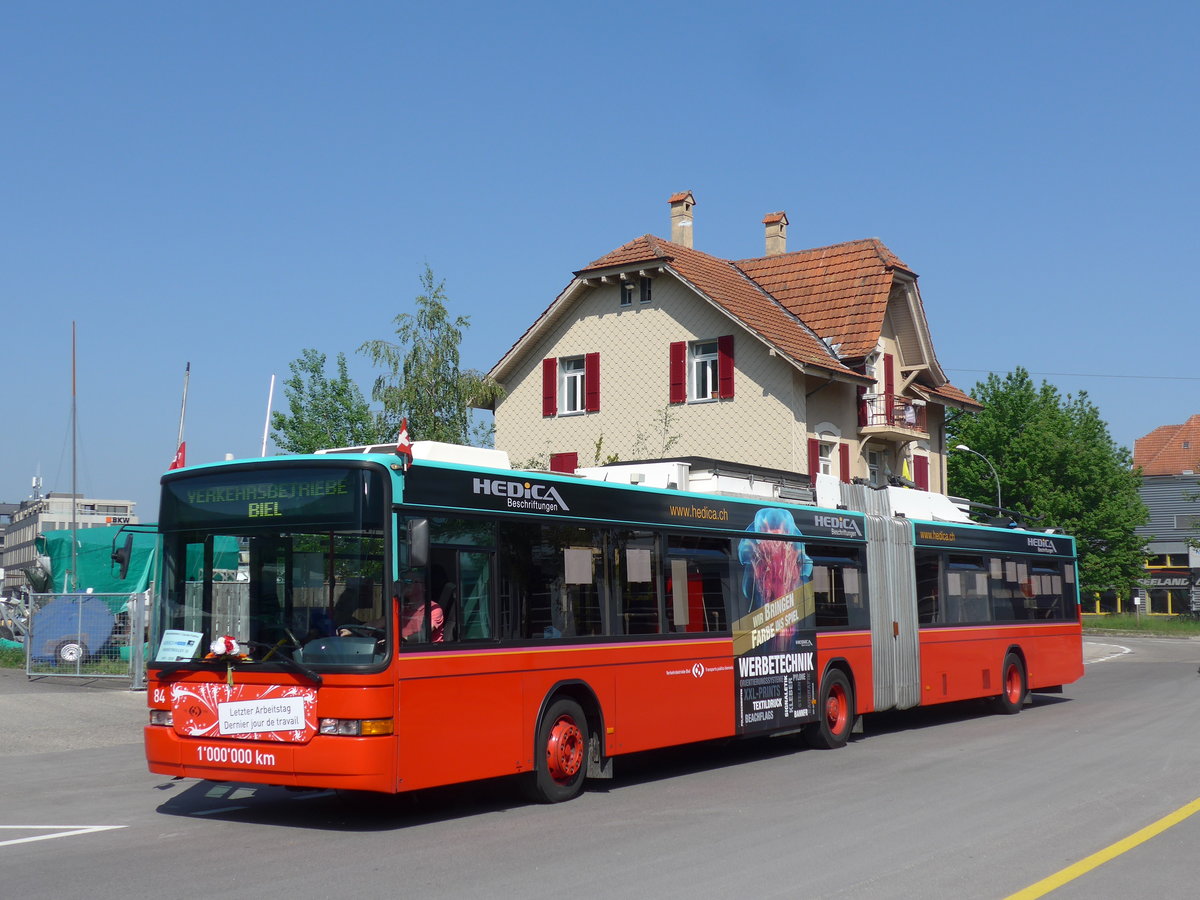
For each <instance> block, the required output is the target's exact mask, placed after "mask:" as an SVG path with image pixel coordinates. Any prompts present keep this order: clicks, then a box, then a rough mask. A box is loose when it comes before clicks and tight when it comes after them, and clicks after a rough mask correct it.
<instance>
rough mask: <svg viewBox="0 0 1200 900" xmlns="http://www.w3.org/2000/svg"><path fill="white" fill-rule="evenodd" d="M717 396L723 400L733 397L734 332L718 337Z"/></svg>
mask: <svg viewBox="0 0 1200 900" xmlns="http://www.w3.org/2000/svg"><path fill="white" fill-rule="evenodd" d="M717 396H718V397H720V398H721V399H722V400H730V399H732V398H733V335H732V334H723V335H721V336H720V337H719V338H717Z"/></svg>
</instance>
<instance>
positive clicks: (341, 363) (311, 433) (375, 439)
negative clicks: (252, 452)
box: [271, 349, 387, 453]
mask: <svg viewBox="0 0 1200 900" xmlns="http://www.w3.org/2000/svg"><path fill="white" fill-rule="evenodd" d="M288 365H289V368H290V369H291V371H292V374H291V376H290V377H289V378H288V379H287V381H285V382H284V383H283V391H284V396H285V397H286V398H287V403H288V410H289V411H288V412H287V413H282V412H272V413H271V439H272V440H274V441H275V446H277V447H278V448H279V449H280V450H283V451H284V452H285V453H312V452H313V451H314V450H319V449H322V448H328V447H354V446H359V445H362V444H375V443H379V442H381V441H382V440H386V439H387V438H386V437H385V436H384V434H383V433H382V430H381V426H380V423H379V422H378V421H377V419H376V416H375V415H374V413H372V411H371V408H370V406H369V405H368V403H367V401H366V400H365V399H364V398H363V395H362V391H361V390H359V388H358V385H357V384H355V383H354V382H353V381H351V380H350V376H349V374H348V373H347V370H346V355H345V354H344V353H339V354H338V355H337V376H336V377H334V378H332V379H330V378H329V377H328V376H327V375H326V374H325V354H324V353H319V352H317V351H316V350H312V349H305V350H303V351H301V356H300V357H299V358H297V359H294V360H292V361H291V363H289V364H288Z"/></svg>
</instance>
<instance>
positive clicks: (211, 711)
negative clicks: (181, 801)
mask: <svg viewBox="0 0 1200 900" xmlns="http://www.w3.org/2000/svg"><path fill="white" fill-rule="evenodd" d="M316 705H317V692H316V691H315V690H314V689H312V688H307V687H298V686H295V685H278V684H268V685H263V684H234V685H229V684H224V683H221V684H211V683H209V684H198V683H191V682H184V683H177V684H173V685H171V707H172V709H173V721H174V725H175V731H176V733H178V734H181V735H184V736H186V737H193V738H195V737H207V738H222V739H236V740H244V741H282V742H287V743H301V742H306V741H309V740H311V739H312V736H313V735H314V734H316V731H317V721H316V712H315V711H316Z"/></svg>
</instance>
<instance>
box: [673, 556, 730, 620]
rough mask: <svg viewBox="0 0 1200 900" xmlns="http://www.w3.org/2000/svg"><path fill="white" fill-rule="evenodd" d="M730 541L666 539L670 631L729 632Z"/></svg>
mask: <svg viewBox="0 0 1200 900" xmlns="http://www.w3.org/2000/svg"><path fill="white" fill-rule="evenodd" d="M729 544H730V542H729V539H728V538H709V537H700V536H697V535H681V536H675V535H672V536H670V537H668V538H667V559H666V560H665V561H664V562H665V576H666V579H667V604H666V610H667V629H668V630H669V631H673V632H681V631H682V632H689V633H693V632H712V631H717V632H719V631H727V630H728V629H729V615H728V609H729V604H730V603H731V601H732V590H731V584H732V582H731V574H730V560H731V555H730V547H729Z"/></svg>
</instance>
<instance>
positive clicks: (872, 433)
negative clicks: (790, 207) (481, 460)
mask: <svg viewBox="0 0 1200 900" xmlns="http://www.w3.org/2000/svg"><path fill="white" fill-rule="evenodd" d="M669 205H670V209H671V239H670V240H666V239H664V238H660V237H656V236H654V235H651V234H645V235H642V236H641V237H638V238H635V239H634V240H632V241H630V242H628V243H626V244H623V245H622V246H620V247H618V248H616V249H615V250H612V251H610V252H608V253H605V254H603V255H602V256H600V257H598V258H597V259H595V260H594V261H592V262H591V263H589V264H587V265H586V266H584V267H583V268H582V269H579V270H578V271H576V272H574V273H573V278H572V279H571V281H570V282H569V283H568V284H567V286H566V288H565V289H564V290H563V291H562V292H561V293H560V294H559V295H558V296H557V297H556V298H555V299H554V301H553V302H552V303H551V304H550V305H549V306H548V307H547V308H546V310H545V311H544V312H543V313H542V314H541V315H540V316H538V318H537V319H536V320H535V321H534V322H533V323H532V324H531V325H530V326H529V328H528V329H527V330H526V331H525V333H524V334H522V335H521V336H520V338H518V340H517V341H516V343H515V344H514V345H513V346H512V347H511V349H509V351H508V352H507V353H505V354H504V356H503V358H501V359H500V360H499V361H498V362H497V363H496V364H495V366H494V367H493V368H492V370H491V372H490V373H489V375H490V376H491V377H492V378H493V379H495V380H496V381H497V382H499V383H500V384H501V385H502V386H503V387H504V389H505V392H506V393H505V396H504V398H503V399H502V400H500V401H499V402H498V403H497V404H496V406H495V428H496V446H497V448H499V449H503V450H506V451H508V453H509V456H510V457H511V458H512V459H513V460H514V461H515V462H517V463H519V464H524V465H531V464H532V465H536V464H538V463H539V462H540V463H541V464H543V465H547V466H548V467H550V468H552V469H555V470H558V471H573V470H574V469H575V468H576V467H581V466H591V465H595V464H599V463H603V462H605V461H609V460H612V459H613V458H614V457H615V458H618V459H619V460H621V461H632V460H647V459H663V458H671V459H682V460H695V459H705V460H722V461H729V462H733V463H737V464H741V465H744V466H751V467H757V468H758V470H760V472H763V473H771V472H774V473H783V474H790V475H795V476H797V477H798V479H799V480H800V482H801V483H808V484H811V483H813V482H814V481H815V476H816V475H817V474H818V473H825V474H828V475H832V476H835V477H836V478H838V479H840V480H842V481H851V480H856V479H857V480H861V481H865V482H869V483H874V484H885V483H887V482H888V480H889V479H892V480H893V483H894V481H895V479H897V478H903V479H905V480H907V481H909V482H911V483H912V484H915V485H917V486H920V487H922V488H927V489H929V490H933V491H938V492H944V490H945V483H946V481H945V454H946V446H945V416H946V410H947V408H950V407H954V408H958V409H964V410H977V409H979V408H980V406H979V404H978V403H977V402H976V401H974V400H973V399H972V398H971V397H969V396H968V395H967V394H965V393H964V392H963V391H961V390H959V389H958V388H956V387H955V386H954V385H952V384H950V383H949V381H948V380H947V378H946V375H945V373H944V372H943V371H942V369H941V366H940V365H939V364H938V361H937V357H936V356H935V355H934V351H933V342H932V339H931V337H930V333H929V327H928V323H927V322H926V319H925V312H924V307H923V305H922V303H921V295H920V292H919V291H918V289H917V275H916V273H915V272H914V271H913V270H912V269H911V268H910V267H909V266H908V265H906V264H905V263H904V262H903V261H901V260H900V259H899V258H898V257H897V256H896V255H895V254H894V253H892V251H891V250H889V249H888V248H887V247H886V246H885V245H884V244H883V243H882V242H881V241H879V240H877V239H874V238H871V239H867V240H860V241H851V242H848V243H843V244H835V245H833V246H829V247H820V248H817V249H813V250H800V251H792V252H789V251H788V250H787V225H788V220H787V215H786V214H785V213H782V212H776V213H771V214H769V215H767V216H765V217H764V219H763V227H764V239H765V254H764V255H763V256H762V257H759V258H756V259H740V260H733V259H724V258H721V257H718V256H714V255H711V254H709V253H705V252H702V251H700V250H697V249H695V248H694V247H693V246H692V232H693V228H692V225H693V219H694V208H695V198H694V196H693V195H692V194H691V193H690V192H684V193H680V194H676V195H674V196H672V197H671V198H670V200H669Z"/></svg>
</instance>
